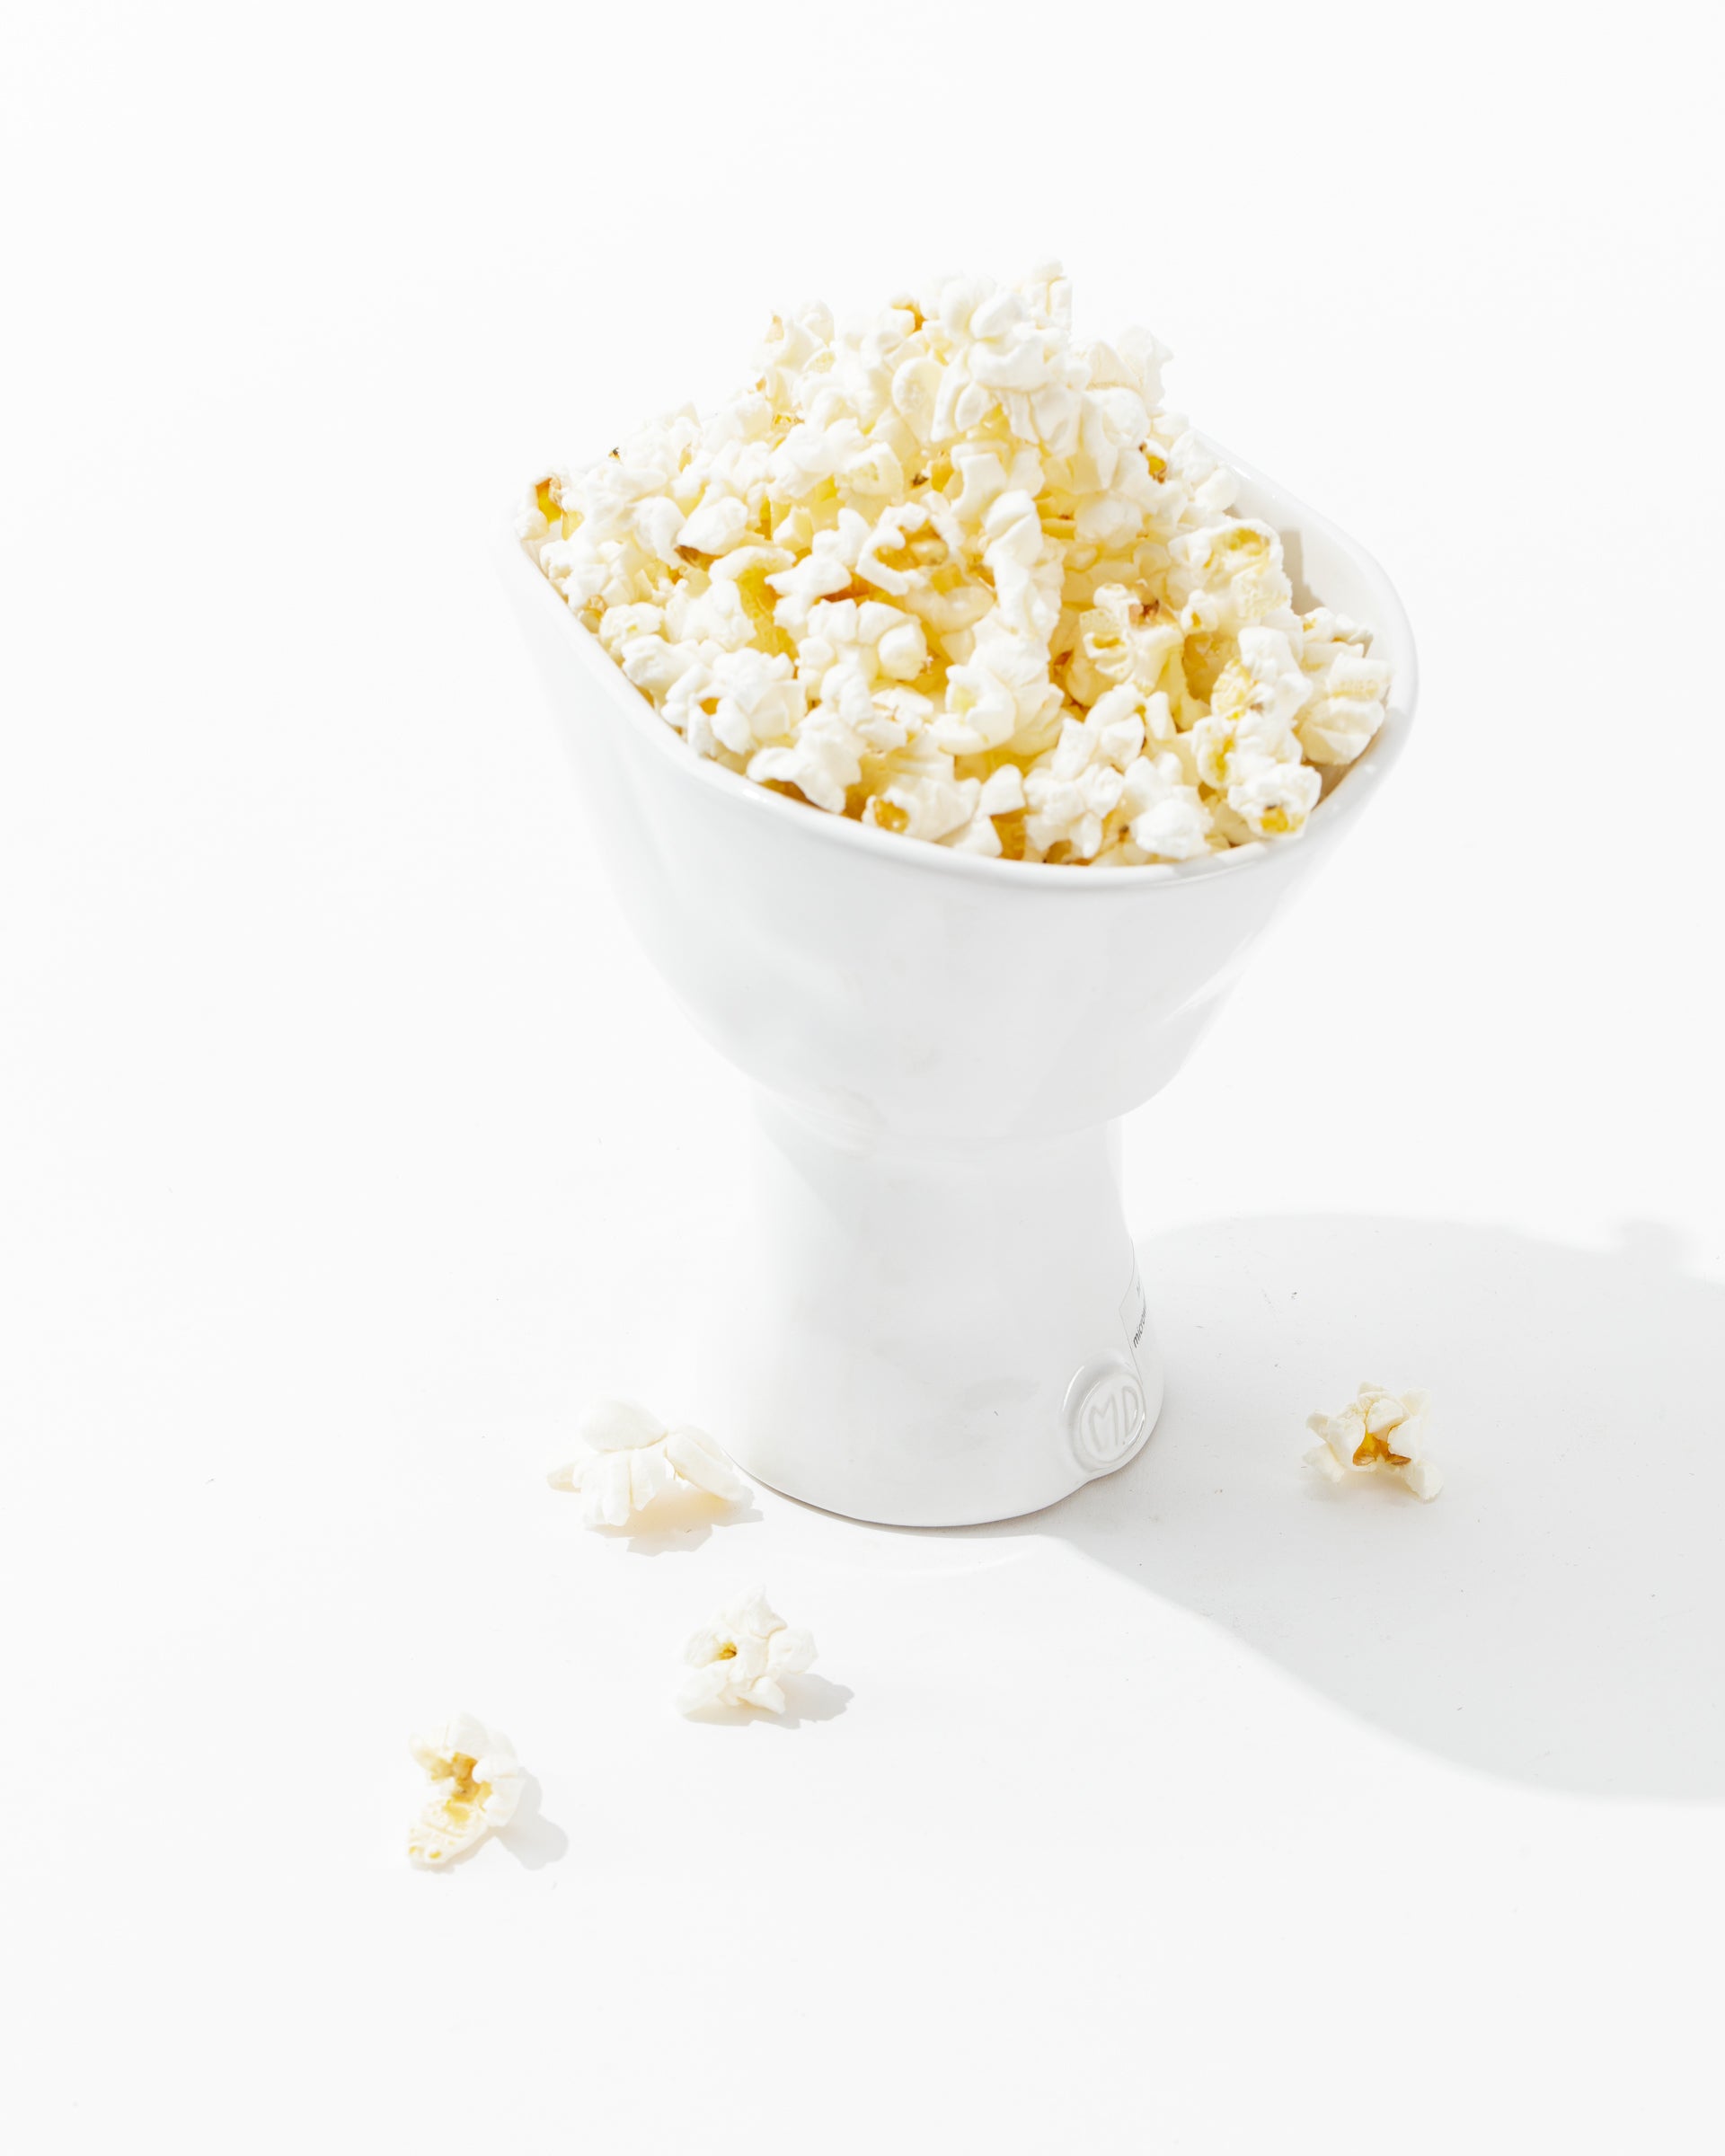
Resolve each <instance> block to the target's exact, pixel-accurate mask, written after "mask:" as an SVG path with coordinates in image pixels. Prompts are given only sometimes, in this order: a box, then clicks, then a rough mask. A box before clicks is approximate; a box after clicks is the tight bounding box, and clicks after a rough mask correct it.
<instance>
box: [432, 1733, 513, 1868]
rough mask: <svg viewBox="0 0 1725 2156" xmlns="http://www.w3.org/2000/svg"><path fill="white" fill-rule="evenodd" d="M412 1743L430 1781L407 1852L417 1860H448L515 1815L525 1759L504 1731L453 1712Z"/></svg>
mask: <svg viewBox="0 0 1725 2156" xmlns="http://www.w3.org/2000/svg"><path fill="white" fill-rule="evenodd" d="M409 1748H410V1749H411V1752H412V1754H413V1757H414V1758H415V1759H416V1760H417V1761H418V1762H419V1763H420V1766H421V1767H422V1768H423V1769H424V1770H425V1773H426V1775H427V1777H428V1779H429V1783H430V1787H429V1789H428V1790H427V1791H426V1797H425V1802H424V1804H423V1805H422V1806H421V1807H420V1815H419V1817H418V1818H417V1819H415V1821H414V1822H413V1825H411V1827H410V1828H409V1829H408V1836H407V1853H408V1855H409V1856H410V1857H411V1858H412V1860H413V1861H414V1862H415V1863H416V1864H429V1865H438V1864H447V1863H448V1862H449V1860H451V1858H453V1857H458V1856H459V1855H460V1854H461V1853H462V1851H464V1850H467V1849H471V1848H472V1847H473V1844H474V1843H475V1842H479V1841H482V1839H483V1838H484V1836H485V1835H486V1834H488V1833H491V1829H492V1828H493V1827H497V1826H507V1825H509V1821H510V1820H511V1819H512V1818H514V1816H515V1811H516V1807H517V1804H518V1803H519V1802H520V1799H521V1784H522V1773H521V1764H520V1762H519V1761H518V1760H517V1758H516V1756H515V1747H514V1746H513V1745H511V1744H510V1742H509V1738H508V1737H507V1736H504V1735H503V1734H502V1733H501V1731H500V1730H494V1729H487V1728H486V1727H485V1726H484V1724H483V1723H482V1722H477V1721H475V1720H474V1719H473V1716H472V1715H471V1714H457V1715H452V1716H451V1717H450V1719H449V1720H448V1721H447V1722H446V1723H445V1724H444V1726H443V1727H442V1728H441V1729H439V1730H438V1731H436V1732H435V1733H434V1734H433V1735H431V1736H416V1737H414V1738H413V1739H412V1741H411V1745H410V1747H409Z"/></svg>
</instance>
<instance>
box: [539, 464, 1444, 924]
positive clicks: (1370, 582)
mask: <svg viewBox="0 0 1725 2156" xmlns="http://www.w3.org/2000/svg"><path fill="white" fill-rule="evenodd" d="M1199 440H1200V441H1201V442H1202V443H1203V445H1204V446H1205V447H1206V448H1207V450H1208V451H1209V453H1210V455H1213V456H1214V457H1215V458H1216V460H1217V462H1218V463H1220V464H1225V466H1226V467H1227V469H1228V470H1229V471H1230V472H1232V473H1234V477H1235V478H1236V479H1238V480H1240V481H1241V482H1243V485H1245V486H1246V487H1248V488H1250V489H1252V490H1255V491H1257V492H1258V493H1259V494H1261V496H1263V497H1265V498H1266V499H1267V501H1268V502H1269V504H1272V505H1273V507H1268V508H1264V509H1263V510H1262V511H1261V512H1260V514H1261V518H1262V521H1263V522H1265V523H1268V524H1270V525H1273V526H1275V528H1276V529H1277V530H1278V532H1281V533H1283V534H1284V535H1287V532H1289V531H1295V532H1301V533H1304V532H1317V533H1321V534H1322V535H1323V536H1324V537H1325V538H1326V539H1328V540H1329V541H1330V542H1331V543H1332V544H1333V545H1334V546H1335V547H1336V548H1337V549H1338V550H1339V551H1340V552H1342V553H1344V554H1346V555H1347V556H1348V557H1349V561H1351V562H1352V564H1353V566H1354V567H1355V568H1356V569H1357V570H1358V572H1359V573H1360V575H1361V577H1362V578H1363V579H1364V581H1365V583H1366V584H1367V588H1369V590H1370V592H1371V595H1372V602H1373V607H1374V619H1373V620H1372V621H1370V622H1368V623H1362V626H1364V627H1367V628H1369V630H1370V631H1371V637H1372V648H1373V649H1374V650H1375V651H1381V652H1384V654H1385V655H1386V656H1387V657H1388V658H1389V660H1390V665H1391V667H1392V669H1393V671H1392V679H1391V692H1392V698H1393V701H1392V702H1390V703H1389V705H1388V706H1387V707H1386V709H1385V711H1384V723H1383V725H1382V726H1381V727H1380V728H1379V729H1378V730H1377V732H1376V735H1375V736H1374V737H1373V738H1372V740H1371V742H1370V743H1369V744H1368V745H1367V747H1366V748H1365V749H1364V750H1363V751H1362V753H1361V754H1360V755H1359V756H1358V758H1357V759H1356V760H1355V762H1353V763H1352V764H1349V765H1347V766H1346V767H1345V768H1344V770H1343V772H1342V773H1341V776H1340V779H1339V780H1338V781H1337V782H1336V784H1335V785H1334V786H1333V787H1332V788H1331V791H1329V792H1328V793H1327V794H1325V796H1324V797H1323V800H1320V801H1319V802H1318V804H1317V806H1316V807H1315V808H1314V809H1313V811H1312V813H1311V815H1310V816H1309V817H1307V818H1306V821H1305V826H1304V827H1303V829H1302V830H1300V831H1298V832H1295V833H1292V834H1290V835H1288V836H1287V837H1284V838H1273V839H1257V840H1253V841H1252V843H1250V844H1246V845H1243V846H1234V847H1230V848H1229V850H1228V851H1227V852H1226V853H1204V854H1199V856H1198V857H1197V858H1196V859H1195V860H1192V861H1181V862H1145V863H1143V864H1141V865H1133V864H1129V863H1124V862H1121V863H1114V864H1110V866H1108V867H1106V868H1101V869H1099V868H1096V867H1095V866H1094V865H1093V864H1092V863H1090V862H1045V861H1007V860H1004V859H1000V858H997V857H990V856H989V855H986V854H982V853H961V852H960V850H959V849H958V848H956V847H953V846H942V845H940V844H936V843H934V842H933V841H931V840H929V839H925V838H910V837H907V835H905V834H903V833H902V832H898V831H883V830H882V829H881V828H880V826H879V825H871V824H864V823H862V822H861V821H859V820H858V819H857V818H855V817H847V816H835V815H834V814H832V812H831V811H830V810H825V809H820V808H815V807H814V805H813V804H812V803H809V802H803V801H793V800H788V799H787V798H786V797H785V796H784V795H783V794H781V793H775V792H774V791H772V790H771V789H770V788H768V787H765V786H762V785H759V784H757V783H756V782H755V781H754V780H752V779H747V778H745V777H744V776H743V775H742V774H741V773H739V772H734V771H730V770H728V769H727V768H726V766H725V765H724V764H718V763H715V762H714V761H713V759H712V757H711V756H700V755H695V754H694V751H693V750H692V749H691V748H690V747H689V746H688V744H687V742H686V740H685V739H684V738H683V736H682V735H681V734H679V733H678V732H677V729H676V728H675V727H673V726H671V725H670V724H669V723H668V721H667V720H665V718H664V717H663V716H662V715H661V713H660V712H659V710H658V708H657V707H656V706H655V705H654V704H653V702H651V701H650V699H649V698H648V697H647V696H646V695H644V694H642V692H641V690H640V689H638V688H637V687H636V686H635V685H634V684H633V682H632V681H631V680H630V679H629V678H628V676H626V675H625V674H624V672H623V670H622V668H621V667H618V666H617V664H616V663H615V660H614V659H613V658H611V656H610V654H609V653H608V652H607V651H606V649H605V647H604V646H603V645H602V644H601V643H600V642H599V640H598V638H597V636H595V635H594V633H593V632H592V631H591V630H590V629H588V628H587V627H586V626H585V624H584V623H581V622H580V621H579V619H578V618H577V616H576V615H575V614H573V613H572V612H571V610H570V607H569V605H568V604H567V603H566V602H565V601H564V600H563V599H562V598H560V597H559V596H558V594H557V591H556V589H555V588H554V587H553V584H552V582H551V580H550V579H549V578H547V577H546V576H545V575H544V571H543V570H541V569H540V567H539V565H538V563H537V562H536V561H535V560H534V558H533V556H532V555H531V554H530V553H529V552H527V550H526V545H525V543H523V542H522V541H521V540H520V539H519V538H518V537H517V535H516V532H515V529H514V526H513V524H512V523H510V524H508V525H506V526H505V527H504V530H503V535H502V538H503V543H504V546H505V548H506V555H505V573H506V574H507V575H511V576H519V575H520V574H521V573H523V572H525V573H526V575H527V576H529V577H531V579H532V580H533V582H534V584H535V586H536V587H537V588H538V593H539V598H540V603H541V604H543V605H548V606H551V607H553V608H554V609H555V611H556V613H557V614H558V615H559V616H560V617H561V618H562V623H563V624H564V628H565V631H566V633H567V634H568V635H569V637H570V640H571V649H572V650H573V652H574V654H575V656H576V658H577V659H578V662H579V663H580V664H581V665H582V666H583V667H584V668H585V669H586V671H587V672H588V675H589V676H590V677H591V678H593V679H594V681H595V682H596V683H597V685H598V686H599V688H600V689H601V692H602V693H603V694H604V695H605V696H606V699H607V701H609V702H611V703H612V705H613V706H614V707H615V709H616V710H617V711H618V712H619V714H620V715H621V716H622V717H623V719H624V720H625V721H626V722H627V723H628V724H629V725H630V726H632V728H633V729H634V731H635V733H636V734H637V736H638V737H640V738H643V739H645V740H646V741H648V742H650V744H651V746H652V750H653V753H655V754H657V755H661V756H666V757H668V758H669V759H670V761H671V763H672V764H674V766H675V767H676V768H677V770H679V771H681V772H682V773H685V774H686V776H687V777H688V778H690V779H692V780H693V781H694V782H695V783H697V784H702V785H707V786H714V787H717V788H718V789H719V790H720V791H721V794H722V795H723V796H725V797H726V798H727V799H729V800H731V801H733V802H735V803H737V804H738V805H739V806H742V805H744V804H747V810H746V812H747V813H752V814H756V815H761V816H766V817H777V818H784V817H790V818H792V821H793V822H794V824H795V826H796V827H797V828H799V829H801V831H803V832H804V833H805V835H814V834H816V833H823V834H824V835H825V838H826V840H827V842H828V843H831V844H837V845H849V846H861V847H862V848H863V850H864V852H865V853H867V854H868V855H870V856H871V857H872V858H873V859H875V860H877V861H880V862H889V863H891V862H897V863H898V865H899V866H900V867H920V868H922V869H924V870H927V871H928V872H930V873H932V874H935V875H956V876H968V877H970V878H972V879H975V878H977V877H980V878H982V879H984V880H985V881H990V882H1000V881H1002V880H1003V879H1004V881H1005V882H1007V883H1009V884H1012V883H1019V884H1022V883H1023V882H1024V881H1025V879H1029V881H1030V884H1031V887H1032V888H1039V889H1044V890H1049V891H1054V890H1083V889H1100V890H1103V891H1112V892H1114V893H1115V894H1116V895H1117V896H1118V895H1119V892H1120V891H1121V889H1122V888H1128V887H1137V888H1143V887H1145V886H1146V885H1153V886H1157V885H1159V886H1164V887H1165V886H1170V885H1174V884H1190V883H1196V882H1200V881H1205V880H1207V879H1210V878H1212V877H1216V876H1228V875H1242V874H1244V873H1246V872H1247V871H1249V870H1252V869H1253V868H1255V867H1261V866H1262V865H1263V864H1264V863H1266V862H1270V861H1273V860H1276V859H1278V858H1279V857H1280V856H1281V855H1282V854H1284V853H1286V852H1287V851H1288V850H1289V849H1290V848H1297V847H1299V846H1301V845H1302V844H1305V843H1307V842H1308V841H1309V840H1310V839H1311V838H1312V837H1313V836H1314V835H1317V834H1319V833H1320V832H1323V833H1324V834H1327V835H1336V834H1338V833H1339V831H1340V826H1342V825H1343V824H1344V823H1346V822H1348V821H1349V820H1350V819H1351V818H1352V817H1355V816H1357V815H1358V813H1359V811H1360V810H1361V809H1362V808H1364V807H1365V806H1366V802H1367V799H1368V798H1369V796H1370V795H1371V794H1372V793H1373V792H1374V791H1376V789H1377V788H1378V787H1379V786H1381V785H1382V784H1383V782H1384V780H1385V779H1386V778H1387V777H1388V776H1389V773H1390V772H1391V770H1392V769H1393V766H1394V764H1395V763H1396V761H1397V760H1398V758H1399V757H1400V756H1401V755H1402V751H1403V749H1404V748H1405V747H1407V738H1408V734H1409V732H1410V730H1411V727H1412V724H1413V716H1414V711H1415V707H1416V705H1417V702H1418V700H1419V688H1420V677H1419V660H1418V657H1417V654H1416V652H1415V649H1414V642H1413V631H1412V629H1411V625H1410V623H1409V621H1408V617H1407V614H1406V611H1405V610H1404V608H1403V607H1402V601H1401V598H1400V597H1399V596H1398V595H1397V592H1396V589H1395V587H1394V586H1393V584H1392V583H1391V581H1390V579H1389V578H1388V577H1387V576H1386V575H1385V574H1384V570H1383V569H1382V568H1381V567H1380V566H1379V564H1378V562H1377V561H1376V559H1375V557H1374V556H1373V555H1372V554H1370V553H1369V552H1367V550H1366V548H1365V547H1363V546H1361V545H1360V543H1358V540H1356V539H1353V538H1350V537H1349V535H1348V534H1347V533H1346V532H1344V531H1342V530H1341V528H1340V526H1337V525H1335V524H1332V523H1331V520H1330V519H1329V518H1328V517H1324V516H1322V515H1320V513H1319V512H1318V511H1317V510H1316V509H1314V508H1312V507H1311V506H1310V504H1309V503H1307V502H1305V501H1303V500H1302V499H1300V498H1299V497H1298V496H1297V495H1295V494H1291V493H1289V492H1288V490H1287V488H1286V487H1283V486H1280V485H1278V483H1277V482H1276V481H1274V480H1272V479H1270V478H1269V477H1268V476H1267V475H1266V474H1265V473H1261V472H1260V471H1259V470H1258V469H1257V467H1256V466H1255V465H1252V464H1248V463H1247V462H1246V461H1245V459H1244V458H1243V457H1238V456H1235V455H1234V454H1233V453H1232V452H1231V451H1230V450H1227V449H1225V448H1224V447H1223V446H1222V445H1221V444H1220V443H1218V442H1216V441H1215V440H1214V439H1213V438H1211V437H1209V436H1207V435H1199ZM510 556H512V557H513V558H514V562H515V564H516V565H517V566H516V567H515V568H513V569H511V568H509V566H508V558H509V557H510ZM1318 603H1320V604H1321V603H1322V602H1321V601H1320V602H1318Z"/></svg>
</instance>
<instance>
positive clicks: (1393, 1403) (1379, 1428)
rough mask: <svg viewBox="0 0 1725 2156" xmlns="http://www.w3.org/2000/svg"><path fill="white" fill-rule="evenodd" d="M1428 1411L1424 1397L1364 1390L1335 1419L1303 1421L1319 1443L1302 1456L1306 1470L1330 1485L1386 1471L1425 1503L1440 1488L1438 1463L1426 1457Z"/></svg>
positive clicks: (1372, 1388) (1319, 1417)
mask: <svg viewBox="0 0 1725 2156" xmlns="http://www.w3.org/2000/svg"><path fill="white" fill-rule="evenodd" d="M1430 1405H1431V1403H1430V1399H1429V1395H1428V1394H1426V1393H1424V1392H1401V1393H1396V1392H1385V1391H1384V1388H1383V1386H1382V1385H1373V1384H1363V1385H1361V1387H1360V1388H1359V1391H1358V1393H1357V1394H1356V1396H1355V1397H1354V1399H1353V1400H1351V1401H1349V1404H1348V1405H1347V1406H1346V1407H1345V1408H1343V1409H1342V1410H1341V1412H1340V1414H1339V1415H1310V1416H1308V1417H1307V1418H1306V1425H1305V1427H1306V1428H1307V1429H1309V1430H1311V1431H1312V1432H1313V1433H1314V1436H1318V1437H1320V1438H1322V1439H1323V1443H1322V1444H1321V1445H1314V1446H1313V1448H1312V1450H1311V1451H1310V1452H1309V1453H1307V1454H1305V1462H1306V1465H1307V1466H1308V1467H1311V1468H1314V1469H1315V1470H1316V1471H1317V1472H1318V1473H1319V1474H1321V1475H1323V1478H1324V1480H1326V1481H1330V1482H1340V1480H1342V1478H1343V1477H1344V1476H1345V1475H1347V1474H1349V1473H1355V1474H1370V1473H1372V1472H1373V1471H1375V1470H1376V1469H1379V1468H1382V1469H1385V1470H1387V1471H1388V1472H1390V1473H1391V1474H1393V1475H1394V1476H1396V1477H1398V1478H1399V1479H1400V1480H1401V1481H1402V1483H1404V1484H1405V1485H1406V1487H1407V1488H1408V1489H1411V1491H1412V1492H1413V1494H1414V1496H1415V1497H1416V1498H1421V1499H1422V1500H1425V1501H1427V1502H1429V1500H1430V1499H1431V1498H1435V1497H1436V1496H1437V1495H1438V1491H1439V1490H1440V1489H1442V1488H1443V1486H1444V1479H1443V1475H1442V1473H1441V1472H1440V1471H1439V1470H1438V1466H1437V1464H1436V1462H1433V1461H1431V1460H1429V1459H1428V1458H1427V1457H1426V1452H1425V1434H1426V1418H1427V1416H1428V1414H1429V1411H1430Z"/></svg>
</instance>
